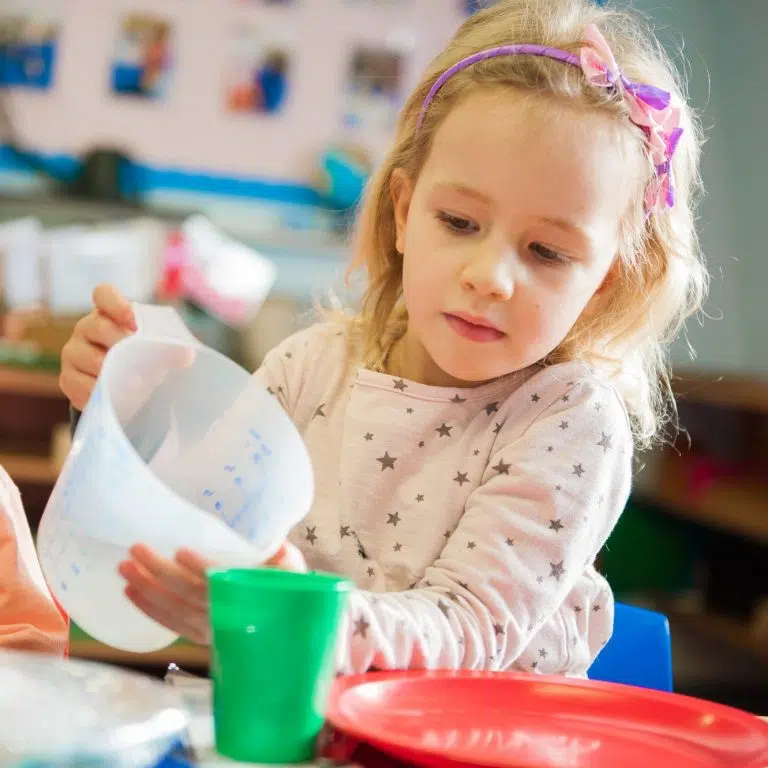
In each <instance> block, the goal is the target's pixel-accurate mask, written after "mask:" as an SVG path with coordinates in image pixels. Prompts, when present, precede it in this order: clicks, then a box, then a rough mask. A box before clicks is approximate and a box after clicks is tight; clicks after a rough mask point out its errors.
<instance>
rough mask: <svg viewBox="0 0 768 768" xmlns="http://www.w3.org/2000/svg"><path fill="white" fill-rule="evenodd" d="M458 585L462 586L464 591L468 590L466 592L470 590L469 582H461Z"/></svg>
mask: <svg viewBox="0 0 768 768" xmlns="http://www.w3.org/2000/svg"><path fill="white" fill-rule="evenodd" d="M458 585H459V586H460V587H461V588H462V589H466V590H469V584H467V582H466V581H459V582H458Z"/></svg>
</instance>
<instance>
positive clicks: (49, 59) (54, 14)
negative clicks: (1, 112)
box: [0, 0, 61, 91]
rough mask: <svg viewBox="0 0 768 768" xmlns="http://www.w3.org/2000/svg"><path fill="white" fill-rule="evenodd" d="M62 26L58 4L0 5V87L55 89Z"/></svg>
mask: <svg viewBox="0 0 768 768" xmlns="http://www.w3.org/2000/svg"><path fill="white" fill-rule="evenodd" d="M60 26H61V17H60V14H59V12H58V8H57V4H56V3H51V2H34V0H3V1H2V2H0V87H4V88H32V89H36V90H42V91H45V90H48V89H49V88H50V87H51V86H52V85H53V77H54V69H55V65H56V52H57V48H58V41H59V29H60Z"/></svg>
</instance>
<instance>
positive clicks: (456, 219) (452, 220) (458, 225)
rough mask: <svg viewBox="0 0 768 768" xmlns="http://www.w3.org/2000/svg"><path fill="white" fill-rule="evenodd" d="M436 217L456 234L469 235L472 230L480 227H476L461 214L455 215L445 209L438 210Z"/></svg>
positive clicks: (475, 230)
mask: <svg viewBox="0 0 768 768" xmlns="http://www.w3.org/2000/svg"><path fill="white" fill-rule="evenodd" d="M437 218H438V221H441V222H442V223H443V224H444V225H445V227H446V228H447V229H448V230H450V231H451V232H453V233H455V234H458V235H471V234H472V233H473V232H477V231H478V230H479V229H480V227H478V226H477V224H475V222H474V221H472V220H471V219H466V218H464V217H463V216H456V215H454V214H452V213H448V212H446V211H438V213H437Z"/></svg>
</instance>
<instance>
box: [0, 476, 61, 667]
mask: <svg viewBox="0 0 768 768" xmlns="http://www.w3.org/2000/svg"><path fill="white" fill-rule="evenodd" d="M68 635H69V627H68V622H67V619H66V617H65V616H64V615H63V614H62V613H61V612H60V611H59V609H58V608H57V606H56V604H55V603H54V601H53V597H51V593H50V592H49V591H48V587H47V586H46V584H45V580H44V579H43V574H42V571H41V570H40V565H39V563H38V560H37V554H36V552H35V545H34V542H33V541H32V534H31V532H30V530H29V523H28V522H27V518H26V516H25V514H24V507H23V506H22V503H21V497H20V495H19V491H18V489H17V488H16V486H15V485H14V483H13V481H12V480H11V478H10V477H9V476H8V474H7V472H6V471H5V470H4V469H2V468H0V648H4V649H14V650H24V651H41V652H46V653H54V654H61V655H63V654H64V653H65V652H66V649H67V642H68Z"/></svg>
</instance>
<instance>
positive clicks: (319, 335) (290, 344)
mask: <svg viewBox="0 0 768 768" xmlns="http://www.w3.org/2000/svg"><path fill="white" fill-rule="evenodd" d="M348 349H349V342H348V332H347V328H346V325H345V324H344V323H342V322H336V321H332V322H324V323H314V324H313V325H310V326H309V327H307V328H303V329H302V330H300V331H297V332H296V333H294V334H292V335H291V336H289V337H288V338H286V339H284V340H283V341H282V342H280V344H278V345H277V346H276V347H274V348H273V349H272V350H271V351H270V352H269V353H268V355H267V357H282V358H284V359H285V360H296V361H303V362H317V361H319V360H320V359H327V358H328V357H329V356H330V358H331V359H333V360H338V359H340V358H341V359H344V358H346V357H348V354H349V353H348Z"/></svg>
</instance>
